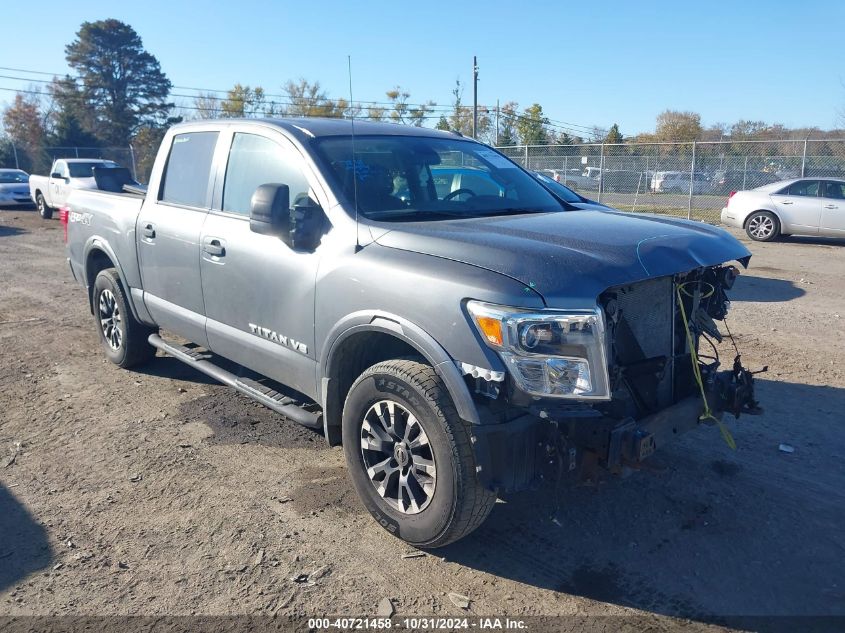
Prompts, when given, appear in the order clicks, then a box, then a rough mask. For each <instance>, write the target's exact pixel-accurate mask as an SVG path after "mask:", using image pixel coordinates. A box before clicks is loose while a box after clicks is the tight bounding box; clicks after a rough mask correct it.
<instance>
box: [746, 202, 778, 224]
mask: <svg viewBox="0 0 845 633" xmlns="http://www.w3.org/2000/svg"><path fill="white" fill-rule="evenodd" d="M755 213H771V214H772V215H773V216H775V218H777V221H778V225H779V226H780V228H783V218H782V217H780V213H778V212H777V211H776V210H775V209H767V208H765V207H760V208H757V209H752V210H751V211H749V212H748V213H746V214H745V217H744V218H743V219H742V228H743V229H747V228H748V219H749V218H750V217H751V216H752V215H754V214H755Z"/></svg>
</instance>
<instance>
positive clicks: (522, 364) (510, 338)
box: [467, 301, 610, 400]
mask: <svg viewBox="0 0 845 633" xmlns="http://www.w3.org/2000/svg"><path fill="white" fill-rule="evenodd" d="M467 309H468V310H469V313H470V315H471V316H472V320H473V322H474V323H475V325H476V327H477V328H478V331H479V332H480V333H481V336H482V338H483V339H484V341H485V342H486V343H487V345H488V346H490V347H491V348H493V349H494V350H496V351H497V352H498V353H499V355H500V356H501V357H502V360H504V362H505V364H506V365H507V367H508V369H509V370H510V372H511V375H512V376H513V379H514V381H515V382H516V384H517V386H518V387H519V388H520V389H522V390H523V391H525V392H527V393H529V394H531V395H534V396H542V397H552V398H576V399H601V400H607V399H609V398H610V393H609V391H610V390H609V387H608V374H607V350H606V345H605V328H604V316H603V314H602V312H601V310H599V309H598V308H596V309H594V310H578V311H549V312H545V311H541V312H529V311H525V310H522V309H520V308H511V307H507V306H499V305H493V304H490V303H483V302H481V301H469V302H468V303H467Z"/></svg>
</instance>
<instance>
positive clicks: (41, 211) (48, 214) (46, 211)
mask: <svg viewBox="0 0 845 633" xmlns="http://www.w3.org/2000/svg"><path fill="white" fill-rule="evenodd" d="M35 206H36V207H38V215H40V216H41V217H42V218H44V219H45V220H49V219H50V218H52V217H53V207H48V206H47V201H46V200H44V194H42V193H41V192H40V191H39V192H38V193H37V194H35Z"/></svg>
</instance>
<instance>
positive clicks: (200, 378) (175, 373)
mask: <svg viewBox="0 0 845 633" xmlns="http://www.w3.org/2000/svg"><path fill="white" fill-rule="evenodd" d="M132 371H133V372H135V373H138V374H144V375H145V376H157V377H159V378H170V379H171V380H179V381H182V382H193V383H197V384H201V385H219V384H220V383H219V382H217V381H216V380H214V378H211V377H210V376H206V375H205V374H204V373H202V372H201V371H197V370H196V369H194V368H193V367H191V366H190V365H187V364H185V363H183V362H182V361H181V360H177V359H175V358H173V357H172V356H157V357H156V358H154V359H153V360H151V361H150V362H148V363H145V364H144V365H140V366H138V367H133V368H132Z"/></svg>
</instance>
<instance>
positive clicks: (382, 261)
mask: <svg viewBox="0 0 845 633" xmlns="http://www.w3.org/2000/svg"><path fill="white" fill-rule="evenodd" d="M447 166H452V167H454V168H466V169H467V170H468V171H471V172H472V173H473V174H474V175H478V173H479V172H483V174H481V175H483V178H478V180H479V182H480V183H482V185H483V188H479V190H478V191H474V190H473V188H472V187H473V186H474V185H473V184H472V183H471V179H470V178H466V179H464V180H460V181H455V182H459V183H460V184H458V185H457V188H455V187H456V185H454V184H453V185H452V186H450V187H445V188H444V187H439V188H438V187H436V186H435V184H436V183H435V180H434V177H433V175H432V173H433V171H435V172H436V171H437V170H438V169H440V170H442V169H443V168H445V167H447ZM491 182H492V183H494V184H495V186H490V183H491ZM479 186H480V187H481V185H479ZM68 206H69V209H70V211H69V214H68V222H69V224H68V232H67V235H68V252H69V263H70V269H71V272H72V274H73V276H74V277H75V278H76V279H77V280H78V281H79V282H80V283H81V284H83V285H84V286H85V287H86V288H87V290H88V300H89V303H90V307H91V311H92V313H93V315H94V317H95V321H96V325H97V329H98V332H99V335H100V338H101V340H102V346H103V349H104V351H105V354H106V355H107V356H108V358H109V359H111V360H112V361H113V362H115V363H116V364H118V365H120V366H121V367H131V366H133V365H136V364H138V363H141V362H145V361H148V360H150V359H151V358H152V357H153V356H154V355H155V352H156V349H160V350H163V351H164V352H165V353H166V354H169V355H171V356H173V357H175V358H177V359H179V360H181V361H183V362H185V363H187V364H189V365H191V366H193V367H195V368H196V369H198V370H199V371H202V372H204V373H206V374H208V375H210V376H212V377H214V378H215V379H218V380H220V381H221V382H223V383H225V384H227V385H230V386H231V387H233V388H235V389H237V390H238V391H240V392H241V393H243V394H246V395H247V396H249V397H251V398H253V399H255V400H257V401H258V402H261V403H263V404H264V405H266V406H268V407H270V408H272V409H274V410H275V411H278V412H280V413H281V414H283V415H284V416H285V417H287V418H289V419H291V420H294V421H296V422H298V423H300V424H304V425H306V426H308V427H312V428H314V429H319V430H320V431H321V432H322V433H324V434H325V438H326V440H327V441H328V442H329V443H330V444H332V445H335V444H339V443H342V444H343V448H344V453H345V456H346V460H347V464H348V471H349V475H350V478H351V480H352V482H353V484H354V486H355V488H356V490H357V492H358V494H359V496H360V498H361V500H362V502H363V504H364V505H365V506H366V507H367V509H368V510H369V511H370V513H371V514H372V515H373V517H374V518H375V519H376V521H378V523H379V524H380V525H382V526H383V527H384V528H385V529H387V530H389V531H390V532H391V533H393V534H395V535H396V536H398V537H400V538H402V539H404V540H406V541H408V542H410V543H412V544H414V545H416V546H419V547H438V546H442V545H445V544H447V543H450V542H453V541H455V540H457V539H459V538H461V537H463V536H465V535H466V534H468V533H469V532H471V531H472V530H474V529H475V528H476V527H478V526H479V525H480V524H481V523H482V522H483V521H484V519H485V517H486V516H487V515H488V513H489V512H490V511H491V509H492V507H493V505H494V503H495V501H496V498H497V495H498V494H499V493H503V492H512V491H517V490H523V489H526V488H528V487H531V486H534V485H540V484H542V485H548V486H549V488H554V487H556V486H557V485H559V484H560V483H561V482H565V481H566V480H567V479H569V478H575V477H577V476H578V475H579V474H583V472H585V470H587V469H589V468H595V467H603V468H606V469H608V470H610V471H611V472H621V471H622V470H623V469H625V468H626V467H629V466H636V464H637V463H638V462H640V461H641V460H643V459H645V458H647V457H648V455H650V454H651V453H652V452H653V451H654V450H655V449H656V448H659V447H660V446H662V445H663V444H664V443H666V442H668V441H670V440H671V439H672V438H673V437H675V436H676V435H677V434H678V433H681V432H683V431H686V430H689V429H692V428H695V427H697V426H699V425H700V424H703V423H705V422H708V423H711V424H718V425H719V426H720V427H721V428H722V430H723V433H724V434H725V435H726V438H729V435H728V432H727V429H726V428H725V427H724V423H723V422H722V419H721V418H722V413H723V412H724V411H729V412H731V413H733V414H735V415H737V416H738V415H739V413H740V412H742V411H749V412H753V411H754V410H755V409H756V408H757V404H756V402H755V400H754V393H753V377H752V376H751V374H750V372H748V371H747V370H745V369H744V368H743V367H742V366H741V364H740V363H739V359H738V357H737V359H735V361H734V363H733V366H732V367H730V368H728V369H722V370H720V369H719V362H718V358H717V357H716V356H715V355H714V354H712V353H710V355H709V357H706V356H705V355H704V349H706V350H707V351H708V352H710V348H709V347H706V348H704V349H703V350H702V354H701V355H698V353H697V352H698V348H699V343H700V342H702V341H704V340H705V339H706V340H711V341H712V339H720V336H721V335H720V334H719V329H718V328H717V326H716V322H718V321H719V320H721V319H724V318H725V315H726V312H727V310H728V307H729V301H728V298H727V295H726V292H727V291H728V290H729V289H730V288H731V286H732V285H733V282H734V280H735V278H736V275H737V268H736V267H734V266H733V265H731V264H730V262H732V261H738V262H739V263H741V264H742V265H743V266H746V265H747V264H748V260H749V257H750V254H749V252H748V251H747V250H746V249H745V248H744V247H743V246H742V245H741V244H740V243H739V242H737V241H736V240H735V239H734V238H733V237H731V236H730V235H728V234H727V233H725V232H724V231H722V230H720V229H718V228H714V227H712V226H708V225H705V224H700V223H695V222H689V221H684V220H675V219H668V218H662V217H653V216H644V215H635V214H631V213H621V212H616V211H613V210H590V211H585V210H580V209H576V208H575V207H572V206H570V205H568V204H567V203H566V202H565V201H563V200H562V199H560V198H558V197H556V196H555V195H554V193H553V192H552V190H551V189H547V188H546V187H544V186H543V185H542V184H541V183H540V182H539V181H538V180H537V179H535V178H534V177H533V176H532V175H531V174H530V173H529V172H527V171H525V170H523V169H522V168H521V167H520V166H518V165H516V164H515V163H513V162H511V161H510V160H509V159H508V158H506V157H504V156H503V155H501V154H499V153H498V152H496V151H495V150H494V149H491V148H490V147H488V146H485V145H483V144H481V143H477V142H475V141H472V140H469V139H465V138H463V137H461V136H460V135H457V134H451V133H448V132H438V131H434V130H427V129H422V128H416V127H405V126H397V125H392V124H382V123H366V122H354V123H353V122H350V121H345V120H321V119H283V120H255V119H252V120H225V121H203V122H193V123H187V124H181V125H177V126H175V127H173V128H172V129H170V130H169V131H168V132H167V135H166V136H165V138H164V140H163V142H162V145H161V148H160V150H159V153H158V157H157V158H156V161H155V165H154V167H153V171H152V175H151V177H150V182H149V186H148V188H147V190H146V192H143V191H140V190H139V189H138V188H137V187H127V191H126V192H121V191H117V192H107V191H93V190H75V191H73V192H72V193H71V194H70V198H69V200H68ZM164 332H167V333H169V334H171V335H175V337H178V339H179V340H180V341H182V343H179V342H176V340H175V339H174V336H170V337H169V338H168V337H167V336H166V335H165V333H164ZM184 340H187V341H190V343H189V344H184ZM715 437H718V435H716V436H715ZM544 482H545V483H544ZM553 501H554V500H553V499H552V498H551V496H550V508H551V507H552V506H553V505H554V504H553Z"/></svg>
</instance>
